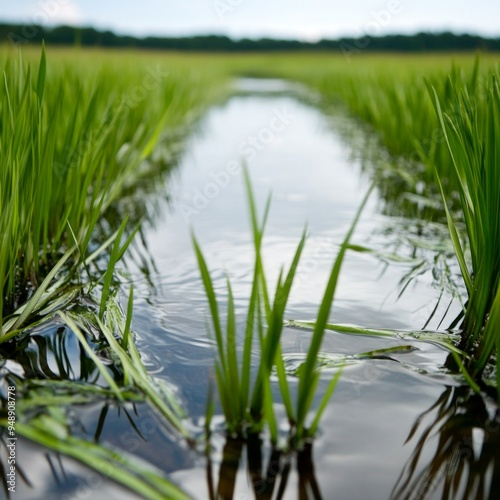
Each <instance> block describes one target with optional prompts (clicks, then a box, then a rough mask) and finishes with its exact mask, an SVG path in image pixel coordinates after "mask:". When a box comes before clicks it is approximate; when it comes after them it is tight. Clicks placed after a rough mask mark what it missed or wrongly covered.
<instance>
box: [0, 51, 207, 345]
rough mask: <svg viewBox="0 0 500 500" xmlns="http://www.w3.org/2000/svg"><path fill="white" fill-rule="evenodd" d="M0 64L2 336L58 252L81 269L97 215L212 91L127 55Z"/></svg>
mask: <svg viewBox="0 0 500 500" xmlns="http://www.w3.org/2000/svg"><path fill="white" fill-rule="evenodd" d="M29 55H30V54H29ZM1 65H2V68H3V71H4V78H3V81H2V85H1V86H0V103H1V104H0V162H1V163H2V165H3V167H2V170H1V172H0V213H1V214H2V216H1V219H0V234H1V235H2V239H1V241H0V324H1V325H2V327H1V330H2V331H1V334H2V336H5V335H6V334H8V333H9V331H10V330H12V329H13V328H14V329H18V328H19V327H20V326H21V325H20V322H19V321H16V322H15V323H14V324H12V323H9V325H11V326H10V327H9V328H7V327H6V325H5V322H6V321H8V320H9V316H10V315H16V316H18V315H19V311H18V312H17V313H16V309H18V308H19V307H20V306H22V305H23V303H24V302H25V301H26V300H27V299H29V298H30V296H31V294H32V290H35V289H37V287H38V285H39V284H40V283H41V282H42V280H43V279H44V277H45V276H47V274H48V272H49V270H50V268H51V267H52V266H54V265H55V263H56V262H57V261H59V259H61V258H62V257H63V255H64V254H65V252H66V251H70V249H71V248H72V247H73V246H76V248H77V249H78V252H73V253H72V254H71V256H70V255H65V256H64V262H61V265H62V264H63V263H64V265H65V266H66V267H68V265H69V264H70V263H72V264H76V263H78V262H81V261H82V260H83V259H84V255H85V252H86V251H87V248H90V247H89V246H94V248H93V249H95V242H94V241H93V239H92V238H93V235H94V232H95V230H96V228H97V226H98V225H99V224H100V222H101V219H102V217H103V215H105V213H106V210H107V209H108V208H109V207H110V206H111V205H112V204H113V203H114V202H116V201H117V200H119V199H120V196H121V195H122V194H123V192H124V191H125V190H126V189H127V188H128V187H129V186H131V185H133V184H134V183H136V182H137V181H138V180H139V179H140V178H141V177H143V176H151V175H153V174H154V173H155V168H156V165H155V164H154V162H151V161H150V157H151V154H152V152H153V149H154V146H155V144H156V143H157V142H158V140H159V139H160V137H161V138H165V134H166V133H169V132H170V134H171V133H172V132H173V131H175V130H176V129H179V128H180V127H181V126H186V125H187V124H188V123H189V122H190V121H192V120H193V119H194V118H195V117H196V115H197V114H198V113H199V112H200V111H201V109H202V108H203V106H204V105H206V104H207V103H208V102H209V101H210V100H211V99H214V98H215V92H216V89H215V81H214V83H213V84H210V83H208V82H207V81H206V80H202V79H201V77H200V76H199V75H197V74H195V73H193V72H190V73H186V72H184V71H179V72H177V73H176V72H175V71H171V70H170V68H167V67H166V66H165V65H162V64H161V63H158V62H155V63H154V64H153V62H151V63H149V62H148V61H147V60H146V61H141V60H140V59H134V58H130V59H128V60H127V61H125V60H121V61H117V62H116V63H111V62H110V61H109V60H108V59H107V58H106V57H100V56H98V55H95V56H93V57H90V58H89V59H88V60H85V59H84V60H83V62H82V63H81V64H80V65H78V66H77V65H75V64H73V63H71V62H70V61H68V60H66V59H65V57H60V58H56V63H55V64H54V63H52V62H51V61H49V64H48V65H47V60H46V55H45V51H43V52H42V57H41V60H40V62H39V64H38V68H37V69H36V70H34V69H33V64H31V63H25V62H24V61H23V60H22V56H21V55H20V54H19V56H15V55H12V54H10V55H8V56H4V57H3V58H2V61H1ZM210 89H214V90H213V91H212V92H211V91H210ZM115 229H117V228H114V229H112V231H110V233H111V232H113V231H114V230H115ZM108 236H109V234H108ZM99 243H101V242H99ZM109 278H110V277H109V275H108V276H107V278H106V282H107V283H109ZM25 316H26V317H24V318H23V319H24V320H27V319H28V316H29V315H25ZM11 317H12V316H11ZM0 340H1V338H0Z"/></svg>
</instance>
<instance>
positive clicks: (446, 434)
mask: <svg viewBox="0 0 500 500" xmlns="http://www.w3.org/2000/svg"><path fill="white" fill-rule="evenodd" d="M499 428H500V423H499V421H498V415H495V414H494V412H493V411H492V408H491V402H489V401H487V400H484V399H482V398H481V396H479V395H476V394H473V393H471V391H470V389H469V388H468V387H449V388H447V389H446V390H445V391H444V392H443V394H442V395H441V396H440V397H439V399H438V401H436V403H435V404H434V405H433V406H432V407H431V408H429V409H428V410H426V411H425V412H424V413H422V414H421V415H420V416H419V418H418V419H417V421H416V422H415V424H414V426H413V428H412V429H411V431H410V434H409V436H408V439H407V443H409V442H410V441H411V440H414V441H415V440H416V442H415V443H414V446H415V448H414V451H413V453H412V455H411V457H410V459H409V460H408V462H407V463H406V464H405V466H404V468H403V470H402V472H401V475H400V477H399V478H398V481H397V483H396V485H395V487H394V489H393V492H392V496H391V498H394V499H420V498H431V497H433V494H435V493H436V492H437V491H440V492H441V493H440V496H439V498H442V499H443V500H452V499H464V500H465V499H468V498H475V499H486V498H495V495H496V493H495V492H498V488H499V487H500V485H499V484H498V483H499V480H500V470H499V467H500V464H499V462H498V446H499V444H500V433H499ZM416 436H419V437H418V440H417V438H416ZM429 449H430V450H434V451H432V452H431V453H432V454H431V458H430V460H428V461H427V462H426V463H424V460H426V458H424V457H425V456H427V453H426V451H428V450H429Z"/></svg>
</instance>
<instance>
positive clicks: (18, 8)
mask: <svg viewBox="0 0 500 500" xmlns="http://www.w3.org/2000/svg"><path fill="white" fill-rule="evenodd" d="M7 4H8V6H7ZM6 21H8V22H11V21H12V22H26V23H36V24H42V25H44V26H53V25H58V24H71V25H78V26H93V27H96V28H98V29H109V30H112V31H114V32H116V33H120V34H131V35H135V36H147V35H161V36H180V35H192V34H207V33H214V34H226V35H228V36H230V37H233V38H243V37H250V38H258V37H264V36H269V37H274V38H297V39H301V40H309V41H316V40H319V39H321V38H337V37H340V36H360V37H362V36H366V35H368V36H377V35H383V34H386V33H415V32H418V31H433V32H438V31H453V32H455V33H465V32H467V33H473V34H480V35H483V36H491V37H500V1H499V0H476V1H474V2H471V1H470V0H356V1H351V2H347V1H345V0H342V1H340V0H139V1H132V0H16V1H15V2H14V1H10V2H7V1H6V0H4V1H3V2H2V4H1V5H0V22H6Z"/></svg>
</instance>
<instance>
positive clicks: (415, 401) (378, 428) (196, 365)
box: [133, 79, 456, 499]
mask: <svg viewBox="0 0 500 500" xmlns="http://www.w3.org/2000/svg"><path fill="white" fill-rule="evenodd" d="M239 90H240V92H239V93H237V94H236V95H235V96H234V97H233V98H232V99H230V100H229V101H228V102H226V103H225V104H224V105H222V106H219V107H217V108H215V109H212V110H211V111H210V112H209V113H208V114H207V116H206V117H205V119H204V121H203V124H202V127H201V131H200V132H199V133H198V134H197V135H195V136H193V137H192V138H191V139H189V141H188V144H187V147H186V151H188V153H187V154H186V155H185V157H184V158H183V159H182V161H181V164H180V165H179V168H178V170H176V175H175V177H174V178H173V179H170V181H169V185H168V192H169V193H170V198H169V201H168V203H164V208H163V210H162V211H161V212H162V217H161V218H160V220H157V221H156V224H155V227H154V228H150V229H148V230H147V231H146V232H145V237H146V245H147V248H148V251H149V253H150V254H151V255H152V256H153V258H154V260H155V262H156V265H157V268H158V270H159V271H158V274H157V275H154V277H153V278H152V279H153V282H154V287H153V288H152V287H151V286H150V284H148V283H147V281H146V280H144V279H142V278H141V276H140V274H138V273H133V276H134V278H133V281H134V284H135V286H136V287H137V296H138V298H137V300H136V307H135V321H134V325H135V330H136V331H137V332H139V335H140V339H141V340H140V343H139V346H140V348H141V351H142V352H143V353H145V355H146V357H147V358H148V362H149V364H150V367H151V369H152V370H154V372H155V373H156V374H157V375H158V376H160V377H165V378H166V379H167V380H169V381H170V382H172V383H173V384H175V385H176V386H177V387H178V388H179V391H180V394H181V395H182V397H183V399H184V401H185V405H186V407H187V408H188V409H189V413H190V415H191V416H192V417H193V418H194V419H195V420H196V417H197V416H200V417H201V416H202V415H203V412H204V404H205V398H206V394H207V381H208V380H209V377H210V374H211V368H212V366H213V346H212V344H211V342H210V341H209V339H208V336H207V333H206V331H207V329H206V325H207V324H208V323H207V322H208V318H209V316H208V305H207V303H206V298H205V295H204V292H203V289H202V286H201V282H200V278H199V273H198V269H197V266H196V263H195V257H194V252H193V248H192V242H191V236H190V231H191V229H192V230H193V231H194V233H195V235H196V237H197V239H198V241H199V242H200V244H201V246H202V248H203V250H204V252H205V256H206V258H207V261H208V263H209V267H210V268H211V270H212V275H213V277H214V280H215V283H216V288H217V291H218V292H219V293H220V296H221V299H224V298H225V295H226V294H225V280H226V276H229V278H230V279H231V281H232V284H233V287H234V295H235V299H236V305H237V309H238V311H239V312H240V313H241V317H242V318H244V311H245V304H246V300H247V298H248V294H249V290H250V285H251V279H252V272H251V271H252V265H253V248H252V242H251V233H250V226H249V214H248V207H247V204H246V200H245V194H244V185H243V176H242V174H241V169H240V168H239V166H240V165H241V164H242V162H246V164H247V165H248V169H249V172H250V176H251V179H252V182H253V187H254V190H255V193H256V198H257V200H258V206H259V207H263V206H264V204H265V199H266V196H267V195H268V193H270V192H271V193H272V205H271V212H270V216H269V220H268V225H267V230H266V237H265V238H264V259H265V266H266V270H267V272H268V277H269V281H270V282H271V283H272V282H274V280H275V279H276V278H277V275H278V272H279V269H280V267H281V266H282V265H283V264H288V263H289V262H290V261H291V257H292V255H293V252H294V249H295V246H296V245H297V243H298V240H299V238H300V235H301V232H302V231H303V229H304V227H305V224H307V231H308V234H309V238H308V243H307V247H306V251H305V253H304V255H303V258H302V265H301V268H300V269H299V272H298V279H297V284H296V285H294V288H293V291H292V295H291V299H290V302H289V307H288V311H287V317H288V318H294V319H298V318H300V319H313V318H314V317H315V314H316V311H317V307H318V305H319V302H320V300H321V297H322V293H323V289H324V287H325V285H326V277H327V276H328V273H329V270H330V268H331V265H332V262H333V259H334V257H335V255H336V252H337V249H338V244H339V243H340V242H341V240H342V237H343V235H344V234H345V232H346V230H347V229H348V226H349V224H350V221H351V220H352V219H353V217H354V214H355V211H356V209H357V208H358V206H359V204H360V202H361V200H362V197H363V196H364V194H365V192H366V191H367V189H368V187H369V184H370V179H369V178H368V176H367V175H366V174H363V173H362V168H361V164H360V160H356V159H355V158H356V154H355V153H356V152H355V151H354V152H353V150H352V145H351V144H350V143H349V142H348V141H346V140H345V139H346V138H345V129H346V126H350V124H349V120H350V118H348V117H346V116H345V115H344V114H342V113H340V114H339V117H338V118H336V119H333V120H332V119H331V118H329V119H327V118H325V117H324V116H323V115H322V114H321V113H320V112H319V111H318V110H317V109H316V108H314V107H311V106H309V105H308V104H306V103H305V102H304V101H303V100H299V99H297V97H296V96H297V93H300V92H301V89H300V88H299V89H297V88H293V87H290V86H287V85H285V84H283V82H276V81H272V82H266V81H252V80H250V79H247V80H245V81H243V82H241V83H240V87H239ZM273 120H274V121H273ZM279 120H282V122H281V123H280V124H279V127H278V126H276V124H277V122H278V121H279ZM272 125H275V126H276V127H275V128H276V129H277V130H275V131H272V129H271V127H272ZM351 126H352V125H351ZM278 128H279V130H278ZM270 130H271V132H270ZM337 130H343V132H344V134H343V135H341V134H340V133H338V132H337ZM382 206H383V201H382V200H379V199H378V197H377V193H376V192H375V194H374V195H372V198H371V200H370V202H369V203H368V206H367V207H366V209H365V212H364V214H363V217H362V219H361V222H360V224H359V226H358V228H357V230H356V233H355V237H354V240H353V242H354V243H356V244H359V245H366V246H369V247H371V248H375V249H377V250H385V249H387V248H388V247H389V246H390V241H388V239H387V238H390V236H389V237H381V236H380V235H378V233H377V231H379V230H381V228H384V227H390V228H392V229H393V232H394V233H395V234H396V235H397V234H400V233H403V232H404V231H405V230H406V229H405V228H406V226H407V225H408V221H405V220H404V219H390V218H388V217H384V216H383V215H381V207H382ZM398 226H400V231H398V229H397V228H398ZM413 251H414V249H412V248H411V247H410V246H408V247H402V248H401V247H400V248H399V251H398V252H399V255H411V254H412V252H413ZM413 264H414V263H406V264H405V263H397V264H394V263H392V264H390V265H388V266H386V265H385V264H384V263H383V262H381V260H380V259H379V258H377V257H375V256H373V255H371V254H367V253H355V252H352V253H350V254H349V255H348V257H347V259H346V261H345V265H344V267H343V270H342V278H341V282H340V286H339V288H338V292H337V298H336V300H335V304H334V307H333V310H332V313H331V320H332V321H334V322H337V323H355V324H358V325H363V326H367V327H373V328H376V327H384V328H394V329H403V330H404V329H409V330H412V329H419V328H421V327H422V326H423V325H424V324H425V322H426V320H427V318H428V316H429V315H430V313H431V311H432V309H433V308H434V306H435V304H436V301H437V299H438V295H439V292H438V290H436V289H433V288H432V287H431V279H430V277H429V276H427V275H424V276H421V277H420V278H419V280H417V281H416V282H414V283H412V284H411V285H410V286H409V288H408V289H407V291H406V292H405V293H404V294H403V295H402V296H401V297H399V298H398V294H399V292H400V287H399V286H398V283H399V281H400V280H401V279H402V278H403V276H404V275H405V274H406V273H407V272H408V271H409V269H410V268H411V266H412V265H413ZM446 304H447V301H446V300H443V306H442V307H441V309H440V312H441V313H442V312H443V311H444V308H445V307H444V306H445V305H446ZM453 311H455V312H456V308H453V307H452V313H453ZM452 313H451V314H450V318H451V317H452V316H453V314H452ZM441 315H442V314H441ZM437 317H439V318H440V315H439V314H437V315H436V318H437ZM433 324H434V327H435V326H436V325H437V320H436V321H434V322H433V323H431V326H432V325H433ZM283 342H284V351H285V354H287V355H289V356H291V357H294V356H299V357H300V355H302V354H303V353H305V352H306V350H307V345H308V333H307V332H304V331H300V330H297V329H292V328H286V329H285V331H284V334H283ZM400 344H409V345H413V346H416V347H418V350H415V351H413V352H411V353H408V354H399V355H397V354H396V355H393V356H392V358H393V359H392V360H391V359H384V360H364V361H359V362H357V363H355V364H353V365H351V366H348V367H347V368H346V369H345V371H344V373H343V375H342V378H341V381H340V383H339V385H338V387H337V389H336V391H335V394H334V396H333V398H332V400H331V403H330V405H329V407H328V409H327V411H326V413H325V416H324V419H323V421H322V425H321V435H320V437H319V438H318V439H317V440H316V442H315V444H314V463H315V469H316V477H317V481H318V485H319V489H320V490H321V491H322V492H323V496H324V498H331V497H332V495H331V493H330V492H333V491H334V492H335V495H334V496H335V497H336V498H353V499H357V498H371V499H378V498H380V499H382V498H389V496H390V494H391V491H392V489H393V487H394V486H395V484H396V481H397V478H398V476H399V475H400V473H401V471H402V469H403V466H404V464H405V463H406V462H407V461H408V460H409V459H410V457H411V454H412V446H411V445H410V444H406V445H405V441H406V438H407V437H408V434H409V432H410V430H411V428H412V426H413V424H414V423H415V420H416V419H417V417H418V416H419V414H420V413H422V412H423V411H424V410H425V409H427V408H429V407H431V406H432V405H433V404H434V403H435V401H436V400H438V398H439V396H440V395H441V394H442V393H443V391H444V390H445V386H447V385H451V386H453V385H454V381H453V380H452V379H451V378H446V377H445V376H444V375H442V374H441V371H442V370H441V366H442V364H443V363H444V362H445V360H446V356H447V354H446V353H445V352H444V351H443V350H441V349H440V348H438V347H436V346H433V345H431V344H423V343H418V344H417V343H415V342H407V341H404V342H403V341H401V340H399V341H397V340H387V339H384V340H381V339H378V338H370V337H359V336H347V335H342V334H337V333H333V332H329V333H327V335H326V336H325V340H324V345H323V350H324V351H325V352H326V353H328V354H333V355H338V354H356V353H361V352H365V351H369V350H373V349H381V348H384V347H388V346H395V345H400ZM424 372H425V373H424ZM331 373H332V372H328V371H326V372H325V374H324V376H323V383H324V384H325V387H326V383H327V381H328V379H329V377H330V376H331ZM321 392H322V391H321V390H320V391H319V394H321ZM221 446H222V442H220V443H218V445H217V444H216V446H215V449H214V452H213V460H214V470H215V471H217V468H218V466H219V465H220V462H221V460H222V455H221V453H222V450H221ZM433 446H434V443H433V442H431V444H430V445H429V447H428V448H426V450H424V453H423V455H422V460H423V462H424V463H425V461H426V459H430V456H431V454H432V452H433ZM244 462H245V460H244V457H243V458H242V461H241V464H240V469H241V470H240V474H241V476H240V477H239V479H238V480H237V482H236V490H235V492H234V498H250V497H251V496H252V494H251V487H250V485H249V483H248V481H247V480H246V479H245V472H244V469H245V465H244ZM205 467H206V464H205V462H204V461H203V460H197V461H196V465H194V466H191V467H187V468H182V467H180V468H179V469H180V470H178V471H176V472H174V473H173V475H172V477H173V478H174V479H175V480H176V481H178V482H179V484H180V485H181V486H182V487H183V488H185V489H186V491H188V492H189V493H191V494H192V495H193V497H195V498H206V497H207V494H208V493H207V484H206V478H205ZM295 475H296V474H295ZM360 478H361V479H360ZM296 479H297V478H295V479H294V473H293V472H292V475H291V479H290V482H289V487H288V488H287V490H286V491H287V493H286V497H287V498H288V497H289V498H294V497H296V496H297V495H298V488H297V487H296V486H295V484H296Z"/></svg>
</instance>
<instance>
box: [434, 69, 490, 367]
mask: <svg viewBox="0 0 500 500" xmlns="http://www.w3.org/2000/svg"><path fill="white" fill-rule="evenodd" d="M450 86H451V89H452V92H453V98H452V103H453V108H452V109H453V112H452V113H446V112H444V111H443V110H442V106H441V103H440V100H439V98H438V96H437V95H436V93H434V100H435V106H436V111H437V115H438V117H439V121H440V124H441V127H442V130H443V133H444V136H445V140H446V145H447V147H448V150H449V153H450V156H451V158H452V162H453V167H454V170H453V175H454V178H455V180H456V183H457V186H458V194H459V196H460V208H461V215H462V218H463V221H464V223H465V234H466V245H464V243H463V241H462V239H461V234H462V231H461V230H460V227H459V224H458V223H457V221H456V220H455V219H454V218H453V216H452V214H451V211H450V209H449V208H448V207H447V218H448V225H449V229H450V234H451V238H452V241H453V245H454V248H455V253H456V255H457V259H458V262H459V264H460V269H461V273H462V277H463V279H464V282H465V286H466V288H467V294H468V301H467V304H466V307H465V317H464V321H463V324H462V329H463V340H462V344H463V348H464V349H465V350H466V351H467V352H472V353H474V362H473V363H472V364H471V366H470V368H471V370H472V373H473V375H474V376H477V375H479V374H481V373H482V371H483V370H484V368H485V366H486V364H487V362H488V360H489V359H490V358H491V355H492V354H493V353H494V352H497V346H498V345H499V344H500V315H499V311H500V171H499V164H500V86H499V75H498V73H493V74H491V75H490V78H489V80H488V86H487V89H486V94H485V96H484V98H482V99H479V98H477V97H476V96H474V95H471V93H470V92H469V89H468V88H467V87H463V88H460V87H456V86H454V85H452V84H451V85H450ZM436 174H437V176H438V182H439V185H440V186H441V191H442V195H443V200H444V202H445V204H446V202H447V200H446V194H445V192H444V190H443V189H442V183H441V180H440V173H439V170H438V169H437V170H436ZM469 255H470V258H469ZM497 359H498V356H497ZM498 368H499V366H497V371H498Z"/></svg>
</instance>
